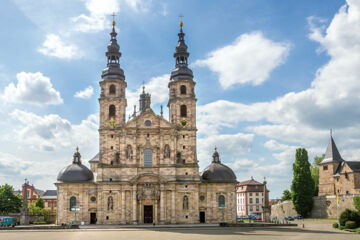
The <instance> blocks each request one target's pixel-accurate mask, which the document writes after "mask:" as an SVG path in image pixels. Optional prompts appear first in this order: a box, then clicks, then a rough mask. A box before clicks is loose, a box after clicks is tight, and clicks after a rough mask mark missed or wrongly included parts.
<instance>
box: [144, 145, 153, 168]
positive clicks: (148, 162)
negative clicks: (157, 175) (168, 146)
mask: <svg viewBox="0 0 360 240" xmlns="http://www.w3.org/2000/svg"><path fill="white" fill-rule="evenodd" d="M144 167H152V151H151V149H145V150H144Z"/></svg>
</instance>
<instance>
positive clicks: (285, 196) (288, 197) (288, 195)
mask: <svg viewBox="0 0 360 240" xmlns="http://www.w3.org/2000/svg"><path fill="white" fill-rule="evenodd" d="M286 200H291V192H290V191H289V190H287V189H286V190H284V192H283V195H282V197H281V201H286Z"/></svg>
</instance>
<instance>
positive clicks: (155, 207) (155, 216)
mask: <svg viewBox="0 0 360 240" xmlns="http://www.w3.org/2000/svg"><path fill="white" fill-rule="evenodd" d="M153 222H154V223H156V224H157V223H158V200H154V220H153Z"/></svg>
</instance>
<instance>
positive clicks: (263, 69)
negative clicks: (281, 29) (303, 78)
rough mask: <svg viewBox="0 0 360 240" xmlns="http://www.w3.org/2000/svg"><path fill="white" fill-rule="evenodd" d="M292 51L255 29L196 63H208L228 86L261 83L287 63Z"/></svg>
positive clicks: (225, 86)
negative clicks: (277, 68) (286, 60)
mask: <svg viewBox="0 0 360 240" xmlns="http://www.w3.org/2000/svg"><path fill="white" fill-rule="evenodd" d="M289 50H290V45H289V44H287V43H283V42H274V41H272V40H270V39H267V38H265V37H264V36H263V34H262V33H261V32H252V33H246V34H242V35H240V36H239V37H238V38H237V39H236V40H235V41H234V42H233V43H232V44H231V45H228V46H225V47H222V48H220V49H217V50H215V51H212V52H210V53H209V55H208V58H207V59H204V60H197V61H195V63H194V64H193V65H194V66H206V67H208V68H209V69H210V70H211V71H213V72H216V73H218V74H219V82H220V84H221V86H222V87H223V88H225V89H226V88H229V87H231V86H232V85H234V84H237V83H239V84H246V83H248V84H252V85H260V84H262V83H263V82H264V81H266V80H267V79H268V77H269V75H270V73H271V72H272V71H273V70H274V69H275V68H276V67H278V66H279V65H281V64H282V63H284V61H285V59H286V57H287V55H288V53H289Z"/></svg>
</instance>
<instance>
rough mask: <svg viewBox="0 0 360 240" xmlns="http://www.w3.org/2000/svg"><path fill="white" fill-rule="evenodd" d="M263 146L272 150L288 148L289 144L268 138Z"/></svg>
mask: <svg viewBox="0 0 360 240" xmlns="http://www.w3.org/2000/svg"><path fill="white" fill-rule="evenodd" d="M264 146H265V147H266V148H267V149H269V150H273V151H277V150H286V149H288V148H289V147H290V146H289V145H286V144H281V143H279V142H277V141H275V140H269V141H267V142H265V144H264Z"/></svg>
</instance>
